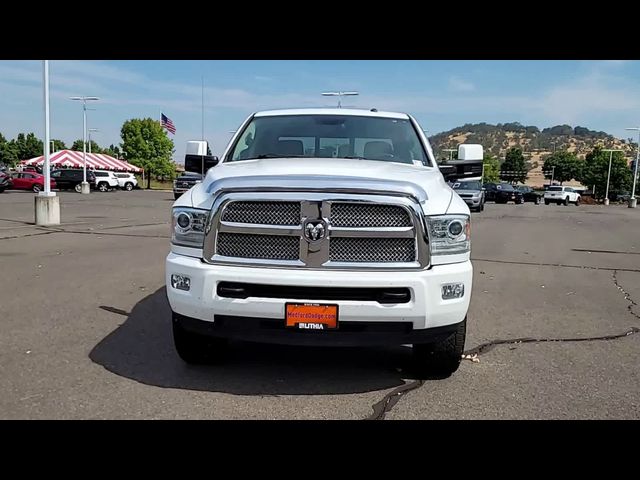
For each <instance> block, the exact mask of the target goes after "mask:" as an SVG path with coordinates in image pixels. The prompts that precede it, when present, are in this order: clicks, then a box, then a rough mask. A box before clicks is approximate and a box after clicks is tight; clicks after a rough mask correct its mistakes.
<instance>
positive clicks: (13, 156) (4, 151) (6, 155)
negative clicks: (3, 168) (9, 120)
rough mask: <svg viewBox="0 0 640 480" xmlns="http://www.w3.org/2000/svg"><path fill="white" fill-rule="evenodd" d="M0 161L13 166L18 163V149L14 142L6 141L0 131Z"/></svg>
mask: <svg viewBox="0 0 640 480" xmlns="http://www.w3.org/2000/svg"><path fill="white" fill-rule="evenodd" d="M0 163H2V164H4V165H7V166H9V167H13V166H14V165H15V164H16V163H18V151H17V148H16V146H15V142H13V141H11V142H7V139H6V138H5V137H4V136H3V135H2V134H1V133H0Z"/></svg>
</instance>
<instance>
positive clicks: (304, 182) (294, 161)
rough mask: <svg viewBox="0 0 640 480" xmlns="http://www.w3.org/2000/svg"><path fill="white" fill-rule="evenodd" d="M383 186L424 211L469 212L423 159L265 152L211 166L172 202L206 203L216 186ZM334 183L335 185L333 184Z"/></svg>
mask: <svg viewBox="0 0 640 480" xmlns="http://www.w3.org/2000/svg"><path fill="white" fill-rule="evenodd" d="M318 184H324V185H330V186H331V187H330V188H331V189H332V190H334V189H335V191H345V190H347V191H348V190H352V191H354V192H356V191H358V190H362V191H370V190H384V191H385V192H389V193H392V194H393V193H396V194H401V195H407V196H412V197H413V198H415V199H416V200H417V201H419V202H420V204H421V205H422V208H423V211H424V212H425V214H427V215H438V214H443V213H468V207H467V206H466V204H465V203H464V202H463V201H462V200H461V199H460V198H459V197H458V196H457V195H453V190H452V189H451V188H450V187H449V186H448V185H447V183H446V182H445V181H444V178H443V177H442V174H441V173H440V171H439V170H438V169H437V168H428V167H424V166H422V165H410V164H403V163H394V162H384V161H375V160H357V159H344V158H281V159H280V158H276V159H274V158H269V159H260V160H243V161H237V162H225V163H221V164H219V165H217V166H215V167H213V168H211V169H210V170H209V171H208V172H207V175H206V177H205V179H204V181H203V182H202V183H201V184H198V185H197V186H196V187H194V188H193V189H191V191H190V192H191V195H183V197H187V198H183V197H181V198H180V199H179V200H178V201H177V202H176V204H175V205H176V206H178V205H180V206H193V207H197V208H205V209H208V208H211V205H212V204H213V196H214V195H215V194H216V192H218V191H220V190H252V191H259V190H261V189H270V190H273V189H279V188H282V189H289V190H301V191H304V190H305V189H313V188H315V185H318ZM334 185H335V187H333V186H334Z"/></svg>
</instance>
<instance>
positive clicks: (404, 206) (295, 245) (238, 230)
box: [205, 192, 428, 270]
mask: <svg viewBox="0 0 640 480" xmlns="http://www.w3.org/2000/svg"><path fill="white" fill-rule="evenodd" d="M229 195H230V196H232V197H233V198H232V199H230V200H228V201H224V200H222V201H221V209H220V210H218V213H217V214H214V216H213V218H212V224H211V225H210V229H211V234H210V236H208V240H207V242H208V245H209V250H207V248H206V246H205V253H206V255H207V260H205V261H211V262H212V263H215V262H222V263H230V264H242V265H252V264H253V265H256V266H265V265H273V266H279V267H282V268H309V269H338V270H339V269H344V268H356V269H371V268H381V269H388V268H398V267H404V268H420V267H422V268H423V267H425V266H427V264H428V263H427V262H428V257H427V256H426V255H425V242H428V240H426V235H425V234H424V232H423V231H422V228H423V226H422V223H421V221H420V220H421V218H420V215H421V212H420V211H419V207H416V206H415V205H413V204H411V203H410V201H409V200H407V199H406V198H402V197H399V198H392V197H391V196H384V197H383V196H379V197H376V196H374V195H366V194H361V195H350V194H343V193H333V192H329V193H327V194H326V197H325V196H321V195H318V194H317V192H314V193H312V194H310V198H309V199H305V198H298V197H297V195H295V194H292V193H290V192H288V193H285V194H284V195H286V197H285V198H278V195H279V194H278V193H271V192H265V193H264V194H262V193H258V192H251V193H248V194H247V196H246V197H244V196H243V194H241V193H230V194H229ZM258 195H260V196H258ZM263 195H264V196H263ZM308 223H310V224H312V225H315V224H318V225H324V228H322V229H316V230H314V231H313V234H312V233H310V232H309V229H307V228H306V227H304V225H307V224H308ZM313 228H316V227H315V226H314V227H313ZM318 232H320V233H319V237H318V236H315V237H314V238H312V236H313V235H315V234H317V233H318ZM252 260H255V261H252Z"/></svg>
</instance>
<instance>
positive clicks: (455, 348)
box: [413, 317, 467, 378]
mask: <svg viewBox="0 0 640 480" xmlns="http://www.w3.org/2000/svg"><path fill="white" fill-rule="evenodd" d="M466 333H467V319H466V317H465V319H464V320H463V321H462V322H460V323H459V324H458V326H457V327H456V331H455V332H453V333H452V334H451V335H450V336H449V337H447V338H445V339H444V340H441V341H440V342H437V343H426V344H418V345H414V346H413V356H414V361H415V366H416V368H417V370H418V372H419V373H420V375H424V376H427V377H431V378H447V377H449V376H450V375H451V374H452V373H454V372H455V371H456V370H458V367H459V366H460V361H461V360H462V353H463V352H464V341H465V336H466Z"/></svg>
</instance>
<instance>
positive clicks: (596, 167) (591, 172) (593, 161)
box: [578, 147, 633, 198]
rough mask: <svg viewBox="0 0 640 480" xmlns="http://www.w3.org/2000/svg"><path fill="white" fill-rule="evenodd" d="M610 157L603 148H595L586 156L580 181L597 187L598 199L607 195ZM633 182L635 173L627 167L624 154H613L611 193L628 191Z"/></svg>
mask: <svg viewBox="0 0 640 480" xmlns="http://www.w3.org/2000/svg"><path fill="white" fill-rule="evenodd" d="M610 155H611V154H610V152H603V151H602V148H601V147H595V148H594V149H593V150H592V151H591V152H590V153H588V154H587V155H586V157H585V160H584V165H583V168H582V172H581V175H580V178H579V179H578V180H579V181H580V182H581V183H582V184H583V185H586V186H588V187H593V186H594V185H595V187H596V197H597V198H604V195H605V191H606V188H607V174H608V170H609V158H610ZM632 180H633V173H632V172H631V170H630V169H629V166H628V165H627V160H626V159H625V158H624V154H623V153H622V152H613V156H612V157H611V179H610V182H609V191H622V190H628V189H630V187H631V182H632Z"/></svg>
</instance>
